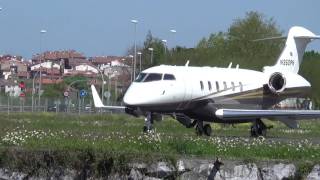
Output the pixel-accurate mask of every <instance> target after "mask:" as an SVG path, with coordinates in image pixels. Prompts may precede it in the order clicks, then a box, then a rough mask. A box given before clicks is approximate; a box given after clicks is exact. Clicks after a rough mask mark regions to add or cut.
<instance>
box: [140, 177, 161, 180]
mask: <svg viewBox="0 0 320 180" xmlns="http://www.w3.org/2000/svg"><path fill="white" fill-rule="evenodd" d="M143 180H161V179H160V178H155V177H149V176H144V177H143Z"/></svg>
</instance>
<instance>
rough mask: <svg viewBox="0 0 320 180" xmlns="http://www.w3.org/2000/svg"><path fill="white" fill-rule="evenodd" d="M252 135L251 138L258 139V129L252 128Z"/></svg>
mask: <svg viewBox="0 0 320 180" xmlns="http://www.w3.org/2000/svg"><path fill="white" fill-rule="evenodd" d="M250 135H251V137H258V132H257V128H256V127H255V126H251V129H250Z"/></svg>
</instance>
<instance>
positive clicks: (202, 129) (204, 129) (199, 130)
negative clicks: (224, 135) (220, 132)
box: [195, 120, 212, 136]
mask: <svg viewBox="0 0 320 180" xmlns="http://www.w3.org/2000/svg"><path fill="white" fill-rule="evenodd" d="M195 121H196V120H195ZM196 122H197V125H196V134H197V135H199V136H201V135H202V134H205V135H206V136H211V134H212V129H211V126H210V124H203V121H199V120H197V121H196Z"/></svg>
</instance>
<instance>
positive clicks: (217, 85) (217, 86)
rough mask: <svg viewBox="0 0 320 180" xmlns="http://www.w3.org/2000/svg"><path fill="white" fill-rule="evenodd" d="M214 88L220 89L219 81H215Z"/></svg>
mask: <svg viewBox="0 0 320 180" xmlns="http://www.w3.org/2000/svg"><path fill="white" fill-rule="evenodd" d="M216 88H217V91H220V88H219V82H218V81H216Z"/></svg>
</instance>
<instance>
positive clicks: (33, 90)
mask: <svg viewBox="0 0 320 180" xmlns="http://www.w3.org/2000/svg"><path fill="white" fill-rule="evenodd" d="M38 73H39V71H37V72H36V74H35V75H34V76H33V79H32V97H31V98H32V99H31V104H32V106H31V107H32V112H33V110H34V94H35V89H34V79H35V77H36V76H37V75H38Z"/></svg>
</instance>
